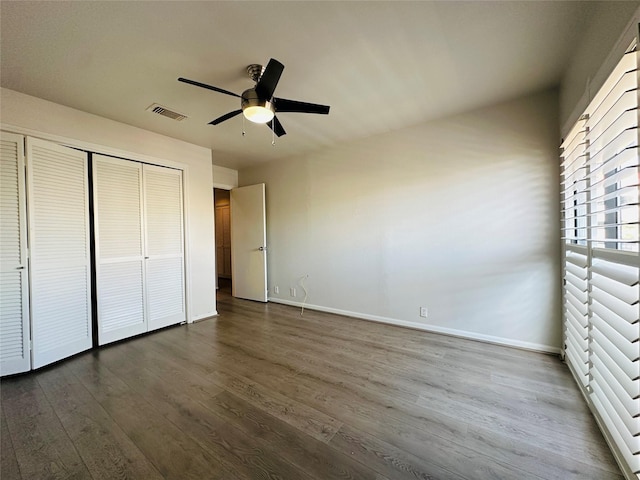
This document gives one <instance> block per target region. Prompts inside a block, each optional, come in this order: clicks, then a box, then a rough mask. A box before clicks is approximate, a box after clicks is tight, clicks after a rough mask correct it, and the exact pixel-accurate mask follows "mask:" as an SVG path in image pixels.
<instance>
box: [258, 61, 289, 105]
mask: <svg viewBox="0 0 640 480" xmlns="http://www.w3.org/2000/svg"><path fill="white" fill-rule="evenodd" d="M283 70H284V65H283V64H281V63H280V62H279V61H278V60H276V59H274V58H272V59H271V60H269V63H267V68H265V69H264V73H263V74H262V76H261V77H260V80H258V83H257V85H256V93H257V94H258V97H260V98H261V99H263V100H270V99H271V97H273V91H274V90H275V89H276V85H278V81H279V80H280V75H282V71H283Z"/></svg>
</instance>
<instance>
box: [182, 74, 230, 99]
mask: <svg viewBox="0 0 640 480" xmlns="http://www.w3.org/2000/svg"><path fill="white" fill-rule="evenodd" d="M178 81H179V82H183V83H188V84H189V85H195V86H196V87H202V88H206V89H207V90H213V91H214V92H218V93H224V94H225V95H231V96H232V97H238V98H240V95H238V94H236V93H233V92H230V91H228V90H224V89H223V88H218V87H214V86H213V85H207V84H206V83H200V82H196V81H195V80H189V79H188V78H182V77H180V78H179V79H178Z"/></svg>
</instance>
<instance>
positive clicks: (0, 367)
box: [0, 132, 31, 375]
mask: <svg viewBox="0 0 640 480" xmlns="http://www.w3.org/2000/svg"><path fill="white" fill-rule="evenodd" d="M25 188H26V186H25V174H24V137H22V136H21V135H13V134H10V133H4V132H2V134H1V137H0V375H10V374H12V373H19V372H25V371H27V370H29V369H30V368H31V352H30V350H29V338H30V333H29V279H28V272H29V269H28V265H27V217H26V202H27V200H26V192H25Z"/></svg>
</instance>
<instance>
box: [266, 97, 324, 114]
mask: <svg viewBox="0 0 640 480" xmlns="http://www.w3.org/2000/svg"><path fill="white" fill-rule="evenodd" d="M273 102H274V106H275V109H276V112H278V113H282V112H298V113H317V114H320V115H327V114H329V108H330V107H329V105H318V104H317V103H307V102H298V101H297V100H287V99H286V98H274V99H273Z"/></svg>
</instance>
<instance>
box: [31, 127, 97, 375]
mask: <svg viewBox="0 0 640 480" xmlns="http://www.w3.org/2000/svg"><path fill="white" fill-rule="evenodd" d="M26 159H27V174H28V177H27V195H28V197H27V200H28V205H29V242H30V249H31V250H30V253H31V271H30V275H31V328H32V340H33V368H38V367H42V366H43V365H47V364H49V363H52V362H55V361H57V360H60V359H62V358H65V357H68V356H71V355H74V354H76V353H78V352H81V351H83V350H87V349H89V348H91V346H92V331H91V258H90V249H89V236H90V235H89V174H88V164H87V154H86V153H84V152H80V151H78V150H74V149H71V148H67V147H63V146H60V145H56V144H52V143H49V142H45V141H43V140H37V139H32V138H27V152H26Z"/></svg>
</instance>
